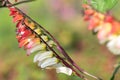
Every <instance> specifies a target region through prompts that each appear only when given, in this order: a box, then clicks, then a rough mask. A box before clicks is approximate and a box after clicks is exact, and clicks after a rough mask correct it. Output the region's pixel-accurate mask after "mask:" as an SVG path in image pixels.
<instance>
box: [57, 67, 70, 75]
mask: <svg viewBox="0 0 120 80" xmlns="http://www.w3.org/2000/svg"><path fill="white" fill-rule="evenodd" d="M56 72H57V73H64V74H67V75H71V74H72V70H71V69H70V68H67V67H58V68H56Z"/></svg>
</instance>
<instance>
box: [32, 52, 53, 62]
mask: <svg viewBox="0 0 120 80" xmlns="http://www.w3.org/2000/svg"><path fill="white" fill-rule="evenodd" d="M52 56H53V52H52V51H45V52H38V54H36V55H35V57H34V61H33V62H37V61H39V62H40V61H43V60H45V59H47V58H51V57H52Z"/></svg>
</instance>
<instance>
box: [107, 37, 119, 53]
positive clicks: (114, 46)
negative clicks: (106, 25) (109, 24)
mask: <svg viewBox="0 0 120 80" xmlns="http://www.w3.org/2000/svg"><path fill="white" fill-rule="evenodd" d="M107 48H108V49H109V50H110V51H111V52H112V53H113V54H115V55H120V36H118V37H114V38H113V39H111V40H110V41H109V42H108V43H107Z"/></svg>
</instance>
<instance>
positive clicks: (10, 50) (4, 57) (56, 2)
mask: <svg viewBox="0 0 120 80" xmlns="http://www.w3.org/2000/svg"><path fill="white" fill-rule="evenodd" d="M11 1H12V0H11ZM19 1H20V0H19ZM119 5H120V1H119V3H118V4H117V5H116V6H115V7H114V8H113V9H112V10H111V13H112V14H113V15H114V16H115V17H116V19H118V20H120V15H119V14H120V9H119ZM17 7H19V8H20V9H21V10H22V11H24V12H25V13H26V14H28V15H29V16H30V17H32V18H33V19H34V20H36V21H37V22H38V23H40V24H41V25H42V26H44V28H45V29H47V30H48V31H49V32H50V33H51V34H53V36H54V37H55V38H56V39H57V40H58V41H59V42H60V44H61V45H62V46H63V47H64V49H65V50H66V51H67V52H68V54H69V55H70V56H71V57H72V59H73V60H74V61H75V62H76V63H78V65H79V66H80V67H81V68H83V69H85V70H86V71H88V72H89V73H91V74H93V75H96V76H99V77H101V78H103V80H109V79H110V77H111V75H112V72H113V69H114V66H115V64H117V63H118V62H119V61H120V57H119V56H115V55H113V54H112V53H110V52H109V51H108V50H107V48H106V47H105V46H104V45H100V44H99V43H98V40H97V38H96V36H95V35H93V34H92V32H91V31H88V30H87V23H86V22H84V20H83V12H82V8H81V0H36V1H33V2H30V3H23V4H20V5H17ZM15 37H16V34H15V24H14V23H13V21H12V18H11V17H10V16H9V10H8V9H7V8H0V80H80V79H79V78H78V77H77V76H73V75H72V76H67V75H65V74H56V73H55V71H54V70H41V69H40V68H39V67H37V64H35V63H33V57H34V56H33V55H31V56H29V57H28V56H26V52H25V51H24V49H20V48H18V42H17V40H16V38H15ZM90 80H93V79H90ZM115 80H120V71H119V72H118V74H117V75H116V78H115Z"/></svg>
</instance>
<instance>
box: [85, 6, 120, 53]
mask: <svg viewBox="0 0 120 80" xmlns="http://www.w3.org/2000/svg"><path fill="white" fill-rule="evenodd" d="M83 8H84V13H85V15H84V19H85V21H88V23H89V25H88V30H92V31H93V32H95V33H97V38H98V40H99V42H100V43H101V44H106V42H107V47H108V49H109V50H110V51H111V52H112V53H114V54H117V55H118V54H120V49H119V47H118V43H120V40H118V39H119V36H120V22H119V21H117V20H115V19H114V18H113V17H112V16H111V15H108V14H102V13H99V12H97V11H96V10H94V9H92V8H91V7H90V6H89V5H86V4H85V5H83Z"/></svg>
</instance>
